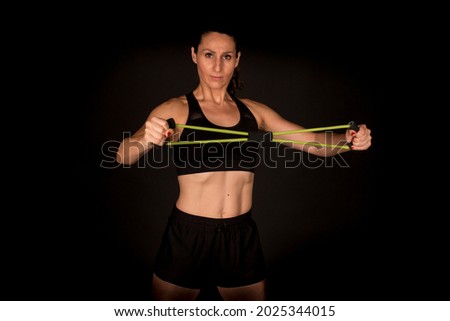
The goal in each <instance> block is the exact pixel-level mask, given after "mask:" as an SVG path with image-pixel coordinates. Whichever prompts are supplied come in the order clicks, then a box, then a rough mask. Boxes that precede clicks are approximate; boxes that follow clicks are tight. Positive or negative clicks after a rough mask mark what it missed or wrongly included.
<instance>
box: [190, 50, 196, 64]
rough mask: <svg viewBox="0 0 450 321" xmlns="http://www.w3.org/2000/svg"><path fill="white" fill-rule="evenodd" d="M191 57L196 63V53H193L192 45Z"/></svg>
mask: <svg viewBox="0 0 450 321" xmlns="http://www.w3.org/2000/svg"><path fill="white" fill-rule="evenodd" d="M191 57H192V61H193V62H194V63H197V54H196V53H195V49H194V47H191Z"/></svg>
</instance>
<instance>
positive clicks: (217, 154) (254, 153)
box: [173, 92, 261, 175]
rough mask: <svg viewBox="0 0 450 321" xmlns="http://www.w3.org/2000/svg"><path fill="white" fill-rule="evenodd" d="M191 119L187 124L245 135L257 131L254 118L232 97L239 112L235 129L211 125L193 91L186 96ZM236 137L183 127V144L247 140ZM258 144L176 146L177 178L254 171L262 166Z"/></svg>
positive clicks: (243, 105) (235, 143)
mask: <svg viewBox="0 0 450 321" xmlns="http://www.w3.org/2000/svg"><path fill="white" fill-rule="evenodd" d="M186 98H187V101H188V107H189V116H188V119H187V121H186V125H191V126H192V125H193V126H202V127H209V128H219V129H228V130H235V131H243V132H257V131H258V124H257V121H256V118H255V116H254V115H253V114H252V113H251V111H250V110H249V109H248V107H247V106H245V104H244V103H243V102H242V101H240V100H239V99H238V98H236V97H235V96H232V98H233V100H234V101H235V103H236V105H237V107H238V109H239V115H240V119H239V122H238V123H237V124H236V125H235V126H232V127H222V126H217V125H215V124H213V123H211V122H210V121H209V120H208V119H207V118H206V116H205V114H204V113H203V111H202V109H201V107H200V105H199V103H198V101H197V99H196V98H195V96H194V94H193V93H192V92H190V93H188V94H187V95H186ZM245 137H247V138H248V136H244V135H243V136H240V135H234V134H225V133H216V132H209V131H203V130H194V129H190V128H184V129H183V132H182V134H181V136H180V141H198V140H214V139H230V138H245ZM259 144H260V143H259V142H256V141H251V140H248V141H244V142H225V143H215V142H213V143H206V144H200V143H198V144H197V143H196V144H187V145H174V146H173V148H174V150H173V151H174V153H173V157H174V158H173V163H174V164H175V166H176V170H177V174H178V175H186V174H194V173H203V172H212V171H249V172H254V171H255V168H256V167H257V166H258V164H259V163H260V160H261V159H260V155H259Z"/></svg>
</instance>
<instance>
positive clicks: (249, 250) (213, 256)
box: [155, 207, 266, 289]
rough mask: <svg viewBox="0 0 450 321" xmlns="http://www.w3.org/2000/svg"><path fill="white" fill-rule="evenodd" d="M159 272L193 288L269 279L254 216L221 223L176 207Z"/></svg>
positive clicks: (161, 251)
mask: <svg viewBox="0 0 450 321" xmlns="http://www.w3.org/2000/svg"><path fill="white" fill-rule="evenodd" d="M155 274H156V275H157V276H158V277H159V278H161V279H162V280H165V281H167V282H170V283H172V284H175V285H178V286H182V287H186V288H191V289H200V288H202V287H204V286H210V285H214V286H221V287H238V286H244V285H250V284H254V283H257V282H259V281H262V280H264V279H265V278H266V267H265V261H264V257H263V253H262V249H261V244H260V239H259V233H258V229H257V226H256V224H255V222H254V220H253V218H252V216H251V212H248V213H245V214H242V215H239V216H237V217H232V218H224V219H220V218H208V217H202V216H196V215H191V214H187V213H184V212H182V211H180V210H179V209H177V208H176V207H175V208H174V209H173V211H172V214H171V215H170V217H169V221H168V224H167V226H166V229H165V231H164V235H163V238H162V242H161V246H160V248H159V251H158V253H157V256H156V262H155Z"/></svg>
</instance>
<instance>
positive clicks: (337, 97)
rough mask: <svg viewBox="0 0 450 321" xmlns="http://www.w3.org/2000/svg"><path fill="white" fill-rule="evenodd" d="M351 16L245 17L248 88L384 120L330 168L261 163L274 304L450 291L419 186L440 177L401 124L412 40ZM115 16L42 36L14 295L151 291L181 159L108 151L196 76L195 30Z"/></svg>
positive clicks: (115, 296) (314, 110) (305, 118)
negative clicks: (416, 156) (150, 162)
mask: <svg viewBox="0 0 450 321" xmlns="http://www.w3.org/2000/svg"><path fill="white" fill-rule="evenodd" d="M352 18H353V19H352V20H351V21H350V22H349V21H346V19H342V20H340V19H336V20H333V21H328V23H324V22H319V21H315V22H314V23H313V22H310V23H309V24H306V23H305V24H297V23H296V21H291V22H286V21H284V23H282V24H270V23H265V24H262V23H259V24H250V25H243V26H242V32H243V33H242V35H243V37H242V39H241V40H242V45H243V48H242V49H243V55H242V58H241V76H242V80H243V83H244V89H243V90H242V91H240V92H239V94H238V95H239V96H241V97H249V98H252V99H255V100H258V101H261V102H264V103H266V104H267V105H269V106H271V107H272V108H273V109H275V110H276V111H278V112H279V113H280V114H281V115H283V116H284V117H285V118H288V119H290V120H292V121H294V122H298V123H299V124H302V125H303V126H305V127H318V126H329V125H338V124H346V123H348V122H349V121H350V120H355V121H357V122H359V123H366V124H367V125H368V126H369V127H370V128H371V129H372V131H373V146H372V147H371V148H370V150H368V151H366V152H355V153H346V154H345V155H344V156H343V159H341V158H338V162H336V163H333V164H332V165H333V166H320V167H318V168H312V167H311V166H310V167H308V166H304V165H301V166H294V168H286V167H285V166H282V165H279V166H277V167H276V168H268V167H265V166H261V167H260V168H258V170H257V174H256V179H255V190H254V201H255V202H254V209H253V211H254V218H255V220H256V222H257V224H258V226H259V229H260V234H261V240H262V244H263V249H264V252H265V255H266V259H267V263H268V269H269V299H272V300H435V299H443V298H446V299H448V293H445V292H444V289H445V285H446V284H448V278H447V277H446V276H445V275H446V274H445V273H444V271H445V270H446V269H448V263H445V261H444V253H445V249H446V245H447V243H446V241H447V237H446V236H445V234H443V232H442V231H441V230H440V228H442V225H441V223H440V222H441V219H442V216H439V215H438V214H437V212H435V211H433V210H432V208H431V206H432V205H431V206H430V205H429V203H428V202H427V201H426V199H424V198H423V195H424V194H422V192H421V193H419V192H417V188H415V187H414V186H418V188H419V189H420V190H421V191H423V193H425V192H426V188H424V186H430V185H426V184H425V183H418V181H420V180H421V179H422V178H424V177H426V176H427V175H426V174H424V173H423V172H422V171H420V170H417V168H419V166H416V165H418V164H417V163H415V162H414V160H413V159H412V158H408V157H406V155H408V154H409V155H411V151H412V150H411V149H408V148H407V144H408V143H409V142H408V141H407V140H406V141H405V134H404V132H402V133H400V132H399V130H398V129H399V127H401V126H400V125H401V122H400V119H401V120H402V121H404V120H405V119H406V118H407V115H406V114H404V115H403V116H402V117H398V116H394V115H398V114H399V113H402V112H404V110H405V105H407V103H406V102H405V101H406V100H408V103H409V102H410V101H413V100H414V99H412V98H411V96H412V95H413V94H414V93H413V92H411V91H408V90H406V87H407V85H408V84H409V83H410V79H408V78H409V74H407V73H405V70H407V68H406V65H407V62H409V59H408V56H407V55H406V54H405V53H408V52H412V51H413V50H412V49H411V48H410V47H408V46H407V45H405V43H406V37H405V35H403V37H402V36H401V33H399V32H398V29H394V28H392V21H391V20H384V23H381V22H380V21H378V20H377V19H374V20H369V21H367V20H366V18H367V17H365V16H364V15H360V16H359V17H358V18H357V19H356V18H355V17H354V16H353V17H352ZM62 20H63V19H62ZM112 20H113V19H111V21H110V20H106V21H103V20H99V21H96V20H95V19H92V20H89V22H86V21H84V20H83V21H78V22H75V20H74V22H73V23H71V24H70V26H69V28H64V29H61V30H60V33H59V34H58V36H55V37H50V41H49V42H50V43H49V44H47V43H45V44H44V43H43V42H39V41H38V43H40V44H41V45H42V46H45V48H46V49H47V48H48V49H49V50H48V51H47V50H46V51H45V54H42V56H41V55H40V54H39V52H38V51H36V52H37V53H36V54H35V55H36V56H35V57H39V58H42V59H36V62H35V66H37V67H38V68H37V69H38V71H39V75H40V77H39V80H36V81H35V82H34V85H35V87H36V88H39V90H38V92H39V93H40V94H41V95H42V96H41V95H39V96H36V97H39V98H40V99H39V103H36V101H37V99H36V100H35V104H34V105H33V108H31V113H28V112H27V113H26V114H25V113H24V114H23V115H21V116H27V117H25V118H28V117H29V118H31V119H32V122H31V123H32V125H30V126H29V127H28V128H32V129H33V130H29V131H24V132H26V133H27V135H30V137H32V138H33V139H32V142H33V144H27V145H26V146H23V145H22V147H23V149H21V153H20V154H18V155H19V157H17V156H16V158H18V159H19V160H18V161H20V164H21V169H20V170H18V171H17V177H16V179H15V180H13V183H11V185H10V186H11V190H13V191H14V192H15V193H14V194H15V195H20V198H19V201H14V206H13V209H15V210H14V211H15V212H14V213H15V214H14V215H11V216H10V218H11V223H10V224H8V225H5V226H6V229H7V231H6V232H7V233H5V234H4V235H7V236H8V238H7V240H5V243H4V244H5V245H6V246H5V250H4V255H5V256H4V257H5V262H6V263H5V264H4V265H5V267H6V270H5V271H6V272H5V273H4V275H5V279H6V283H5V284H6V285H7V287H6V289H7V291H4V292H3V293H2V294H3V297H4V298H5V299H19V300H29V299H39V300H40V299H43V300H147V299H149V287H150V282H151V275H152V267H153V263H154V256H155V252H156V249H157V247H158V245H159V240H160V238H161V235H162V231H163V228H164V226H165V222H166V219H167V216H168V214H169V212H170V210H171V208H172V206H173V204H174V202H175V200H176V196H177V192H178V190H177V184H176V175H175V170H174V168H172V167H168V168H152V167H150V166H146V167H145V168H140V167H137V166H132V167H130V168H123V167H119V166H117V164H115V163H114V162H112V156H113V152H112V151H113V150H114V148H116V147H117V146H118V144H119V142H120V140H121V139H122V136H123V135H126V134H127V133H131V132H134V131H135V130H137V129H138V128H139V127H140V126H141V125H142V123H143V121H144V120H145V119H146V117H147V115H148V113H149V112H150V110H151V109H152V108H153V107H154V106H156V105H157V104H159V103H161V102H163V101H164V100H166V99H168V98H170V97H173V96H178V95H182V94H185V93H187V92H188V91H190V90H192V89H193V88H194V86H195V85H196V83H197V78H196V77H197V76H196V69H195V65H194V64H193V63H192V62H191V60H190V53H189V48H188V46H187V35H188V31H189V30H188V29H189V28H180V29H179V30H178V31H170V28H167V27H166V26H165V25H163V26H162V25H160V24H156V23H153V24H152V23H149V24H148V25H146V24H144V23H143V24H140V25H139V27H134V24H131V26H130V25H127V26H125V25H124V24H122V23H120V22H115V21H112ZM387 22H389V24H388V25H386V24H387ZM57 27H58V26H57V25H54V26H52V31H54V29H55V28H57ZM406 36H408V35H406ZM47 45H48V46H47ZM38 61H39V62H38ZM405 93H407V95H405ZM408 95H409V96H408ZM44 96H45V97H48V98H46V99H42V98H41V97H44ZM28 107H29V106H28ZM408 107H409V106H408ZM24 110H25V109H24ZM31 115H32V117H31ZM412 148H413V149H414V147H412ZM286 153H287V154H286V155H288V157H290V156H292V155H293V154H292V152H291V151H286ZM16 155H17V154H16ZM297 156H298V155H297ZM410 157H411V156H410ZM279 164H282V162H280V163H279ZM330 164H331V163H330ZM339 165H341V166H339ZM342 165H345V166H342ZM413 168H416V171H415V172H414V178H413V177H412V176H411V173H412V172H411V170H412V169H413ZM428 168H429V167H428ZM421 182H423V181H421ZM422 205H428V207H427V210H424V211H422V210H421V211H419V208H421V206H422ZM419 213H422V214H419ZM8 232H9V233H8ZM200 299H205V300H206V299H217V294H216V293H215V292H214V291H212V290H211V289H205V290H204V291H202V295H201V297H200Z"/></svg>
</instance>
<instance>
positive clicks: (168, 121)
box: [167, 118, 176, 129]
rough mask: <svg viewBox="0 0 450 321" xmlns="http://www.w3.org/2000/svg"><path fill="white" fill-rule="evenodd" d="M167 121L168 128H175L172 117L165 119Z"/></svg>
mask: <svg viewBox="0 0 450 321" xmlns="http://www.w3.org/2000/svg"><path fill="white" fill-rule="evenodd" d="M167 123H168V124H169V128H171V129H175V127H176V124H175V120H174V119H173V118H169V119H167Z"/></svg>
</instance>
